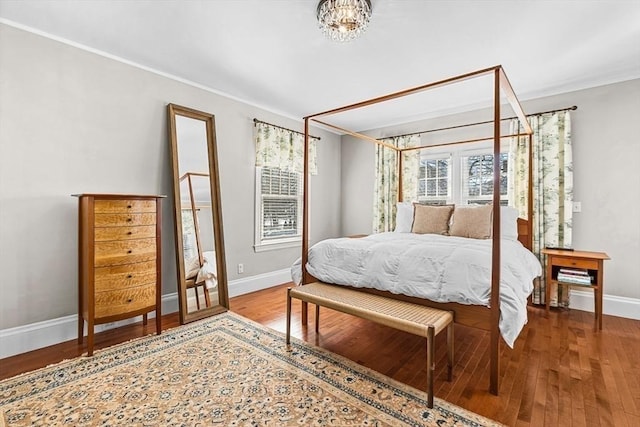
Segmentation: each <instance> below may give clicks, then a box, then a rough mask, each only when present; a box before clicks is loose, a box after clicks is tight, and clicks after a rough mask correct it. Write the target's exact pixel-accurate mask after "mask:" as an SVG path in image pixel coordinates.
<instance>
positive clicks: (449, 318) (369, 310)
mask: <svg viewBox="0 0 640 427" xmlns="http://www.w3.org/2000/svg"><path fill="white" fill-rule="evenodd" d="M292 298H296V299H299V300H301V301H304V302H308V303H312V304H315V305H316V332H319V321H320V306H322V307H327V308H330V309H333V310H336V311H340V312H343V313H347V314H351V315H354V316H357V317H361V318H363V319H367V320H371V321H373V322H376V323H380V324H382V325H386V326H389V327H392V328H395V329H399V330H401V331H405V332H409V333H412V334H415V335H420V336H422V337H425V338H427V395H428V406H429V408H433V372H434V370H435V348H434V338H435V336H436V335H437V334H438V333H440V331H442V330H443V329H445V328H446V329H447V355H448V358H447V368H448V370H447V374H448V381H451V379H452V375H453V313H451V312H450V311H445V310H438V309H435V308H431V307H425V306H422V305H418V304H413V303H410V302H406V301H398V300H395V299H390V298H386V297H383V296H380V295H373V294H369V293H366V292H360V291H357V290H355V289H351V288H347V287H344V286H338V285H330V284H326V283H319V282H314V283H309V284H307V285H303V286H296V287H295V288H288V289H287V341H286V342H287V345H289V343H290V336H291V299H292Z"/></svg>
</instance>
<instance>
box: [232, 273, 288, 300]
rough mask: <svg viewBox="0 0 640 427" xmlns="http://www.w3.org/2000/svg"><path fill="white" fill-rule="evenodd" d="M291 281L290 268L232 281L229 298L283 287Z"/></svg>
mask: <svg viewBox="0 0 640 427" xmlns="http://www.w3.org/2000/svg"><path fill="white" fill-rule="evenodd" d="M290 281H291V269H290V268H283V269H282V270H276V271H272V272H270V273H264V274H258V275H256V276H251V277H247V278H243V279H236V280H232V281H230V282H229V298H233V297H237V296H238V295H244V294H248V293H250V292H255V291H259V290H261V289H266V288H270V287H272V286H276V285H281V284H283V283H287V282H290Z"/></svg>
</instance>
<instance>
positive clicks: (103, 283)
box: [94, 261, 157, 292]
mask: <svg viewBox="0 0 640 427" xmlns="http://www.w3.org/2000/svg"><path fill="white" fill-rule="evenodd" d="M156 273H157V272H156V262H155V261H147V262H140V263H137V264H125V265H118V266H115V267H100V268H96V269H95V270H94V286H95V291H96V292H103V291H108V290H114V289H126V288H133V287H136V286H142V285H146V284H149V283H155V282H156Z"/></svg>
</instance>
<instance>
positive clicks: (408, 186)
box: [373, 135, 420, 233]
mask: <svg viewBox="0 0 640 427" xmlns="http://www.w3.org/2000/svg"><path fill="white" fill-rule="evenodd" d="M383 141H384V142H386V143H387V144H390V145H393V146H395V147H399V148H409V147H416V146H418V145H420V135H408V136H399V137H393V138H386V139H383ZM402 155H403V158H402V178H403V179H402V196H403V200H404V201H407V202H410V201H415V200H417V199H418V172H419V168H420V150H415V151H409V152H406V153H403V154H402ZM375 173H376V183H375V188H374V192H373V232H374V233H382V232H385V231H392V230H393V229H394V228H395V224H396V203H397V201H398V155H397V153H396V151H395V150H392V149H391V148H388V147H385V146H384V145H376V172H375Z"/></svg>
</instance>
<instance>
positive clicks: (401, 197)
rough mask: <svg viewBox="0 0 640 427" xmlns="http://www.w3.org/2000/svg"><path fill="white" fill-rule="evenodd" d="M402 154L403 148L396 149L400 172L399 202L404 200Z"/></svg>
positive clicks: (398, 175)
mask: <svg viewBox="0 0 640 427" xmlns="http://www.w3.org/2000/svg"><path fill="white" fill-rule="evenodd" d="M402 154H403V151H402V150H396V155H397V156H398V174H397V175H396V176H397V177H398V202H402V201H403V200H404V197H403V196H402V191H403V188H402Z"/></svg>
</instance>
